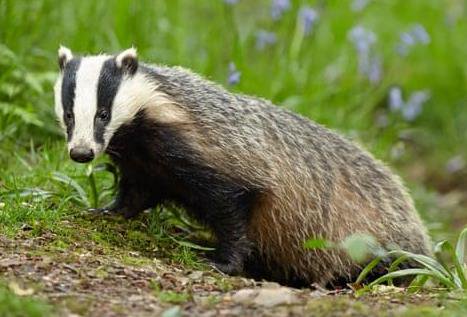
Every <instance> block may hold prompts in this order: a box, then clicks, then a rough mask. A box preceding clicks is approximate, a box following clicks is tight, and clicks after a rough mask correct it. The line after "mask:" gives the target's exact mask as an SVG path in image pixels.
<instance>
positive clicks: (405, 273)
mask: <svg viewBox="0 0 467 317" xmlns="http://www.w3.org/2000/svg"><path fill="white" fill-rule="evenodd" d="M411 275H418V276H420V275H421V276H428V277H432V278H434V279H437V280H438V281H439V282H441V283H442V284H443V285H445V286H446V287H448V288H456V284H454V282H452V281H451V280H450V279H449V278H447V277H445V276H443V275H440V274H437V273H436V272H435V271H430V270H427V269H405V270H399V271H395V272H390V273H388V274H385V275H383V276H381V277H380V278H378V279H376V280H374V281H373V282H371V283H370V285H369V287H373V286H375V285H378V284H381V283H383V282H386V281H387V280H389V279H394V278H398V277H404V276H411Z"/></svg>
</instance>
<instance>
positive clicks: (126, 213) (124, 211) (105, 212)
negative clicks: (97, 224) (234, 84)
mask: <svg viewBox="0 0 467 317" xmlns="http://www.w3.org/2000/svg"><path fill="white" fill-rule="evenodd" d="M89 211H90V212H92V213H93V214H97V215H102V216H122V217H123V218H125V219H131V218H133V217H135V216H136V215H138V214H139V211H135V210H134V209H132V208H128V207H121V208H118V207H112V206H109V207H102V208H91V209H89Z"/></svg>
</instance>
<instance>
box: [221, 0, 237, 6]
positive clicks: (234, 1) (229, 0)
mask: <svg viewBox="0 0 467 317" xmlns="http://www.w3.org/2000/svg"><path fill="white" fill-rule="evenodd" d="M224 3H226V4H230V5H234V4H237V3H238V0H224Z"/></svg>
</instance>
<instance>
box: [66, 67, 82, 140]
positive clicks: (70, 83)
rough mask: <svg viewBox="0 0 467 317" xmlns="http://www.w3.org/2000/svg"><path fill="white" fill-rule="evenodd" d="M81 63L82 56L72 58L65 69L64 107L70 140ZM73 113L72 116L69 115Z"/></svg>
mask: <svg viewBox="0 0 467 317" xmlns="http://www.w3.org/2000/svg"><path fill="white" fill-rule="evenodd" d="M80 63H81V59H80V58H74V59H72V60H70V61H69V62H68V63H67V64H66V65H65V68H64V70H63V80H62V107H63V122H64V123H65V126H66V133H67V138H68V141H69V140H70V139H71V135H72V134H73V129H74V126H75V120H74V115H73V106H74V103H75V88H76V73H77V71H78V68H79V65H80ZM69 114H71V117H69Z"/></svg>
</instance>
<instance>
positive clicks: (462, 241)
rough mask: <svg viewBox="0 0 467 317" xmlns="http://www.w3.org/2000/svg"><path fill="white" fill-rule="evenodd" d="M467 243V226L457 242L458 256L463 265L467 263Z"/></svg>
mask: <svg viewBox="0 0 467 317" xmlns="http://www.w3.org/2000/svg"><path fill="white" fill-rule="evenodd" d="M466 244H467V227H465V228H464V230H462V232H461V233H460V235H459V238H458V239H457V244H456V257H457V260H458V261H459V263H460V264H461V265H462V266H465V265H466V262H465V246H466Z"/></svg>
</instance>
